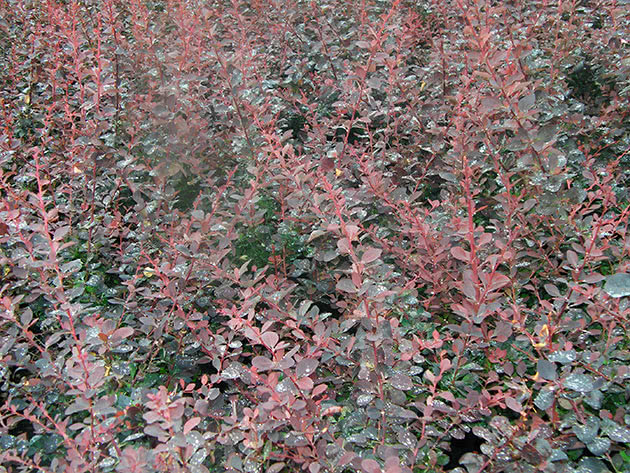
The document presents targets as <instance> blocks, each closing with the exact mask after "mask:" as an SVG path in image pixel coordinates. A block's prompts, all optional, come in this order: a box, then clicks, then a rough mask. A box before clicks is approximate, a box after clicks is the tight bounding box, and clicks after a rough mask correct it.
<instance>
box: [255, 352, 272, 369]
mask: <svg viewBox="0 0 630 473" xmlns="http://www.w3.org/2000/svg"><path fill="white" fill-rule="evenodd" d="M252 366H253V367H254V368H256V369H257V370H258V371H259V372H263V371H268V370H270V369H272V368H273V366H274V363H273V361H271V360H270V359H269V358H266V357H264V356H256V357H254V359H253V360H252Z"/></svg>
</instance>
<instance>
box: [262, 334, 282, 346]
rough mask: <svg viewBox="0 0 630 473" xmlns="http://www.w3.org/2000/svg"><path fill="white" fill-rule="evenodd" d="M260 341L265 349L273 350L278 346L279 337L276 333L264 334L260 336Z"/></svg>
mask: <svg viewBox="0 0 630 473" xmlns="http://www.w3.org/2000/svg"><path fill="white" fill-rule="evenodd" d="M260 339H261V340H262V341H263V343H264V344H265V345H266V346H267V347H269V348H271V349H273V347H275V346H276V345H277V344H278V340H280V337H279V336H278V334H277V333H276V332H265V333H263V334H262V335H261V336H260Z"/></svg>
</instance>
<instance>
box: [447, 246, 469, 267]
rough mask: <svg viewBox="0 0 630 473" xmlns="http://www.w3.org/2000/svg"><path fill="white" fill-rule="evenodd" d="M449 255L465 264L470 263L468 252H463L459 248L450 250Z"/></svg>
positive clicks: (455, 247)
mask: <svg viewBox="0 0 630 473" xmlns="http://www.w3.org/2000/svg"><path fill="white" fill-rule="evenodd" d="M451 254H452V255H453V257H455V258H457V259H458V260H461V261H465V262H467V263H468V262H469V261H470V251H466V250H464V249H463V248H462V247H461V246H454V247H453V248H451Z"/></svg>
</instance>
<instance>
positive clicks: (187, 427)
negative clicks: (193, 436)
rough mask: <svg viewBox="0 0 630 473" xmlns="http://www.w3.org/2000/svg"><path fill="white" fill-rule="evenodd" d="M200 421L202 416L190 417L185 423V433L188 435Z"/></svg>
mask: <svg viewBox="0 0 630 473" xmlns="http://www.w3.org/2000/svg"><path fill="white" fill-rule="evenodd" d="M199 422H201V417H192V418H190V419H188V420H187V421H186V423H185V424H184V429H183V431H184V435H188V434H189V433H190V431H191V430H192V429H194V428H195V427H197V425H199Z"/></svg>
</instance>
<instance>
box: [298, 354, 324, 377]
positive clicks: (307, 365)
mask: <svg viewBox="0 0 630 473" xmlns="http://www.w3.org/2000/svg"><path fill="white" fill-rule="evenodd" d="M317 366H319V361H317V360H316V359H314V358H304V359H303V360H300V361H299V362H298V364H297V366H296V367H295V374H297V375H298V376H299V377H300V378H302V377H304V376H309V375H311V374H312V373H313V372H314V371H315V370H316V369H317Z"/></svg>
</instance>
